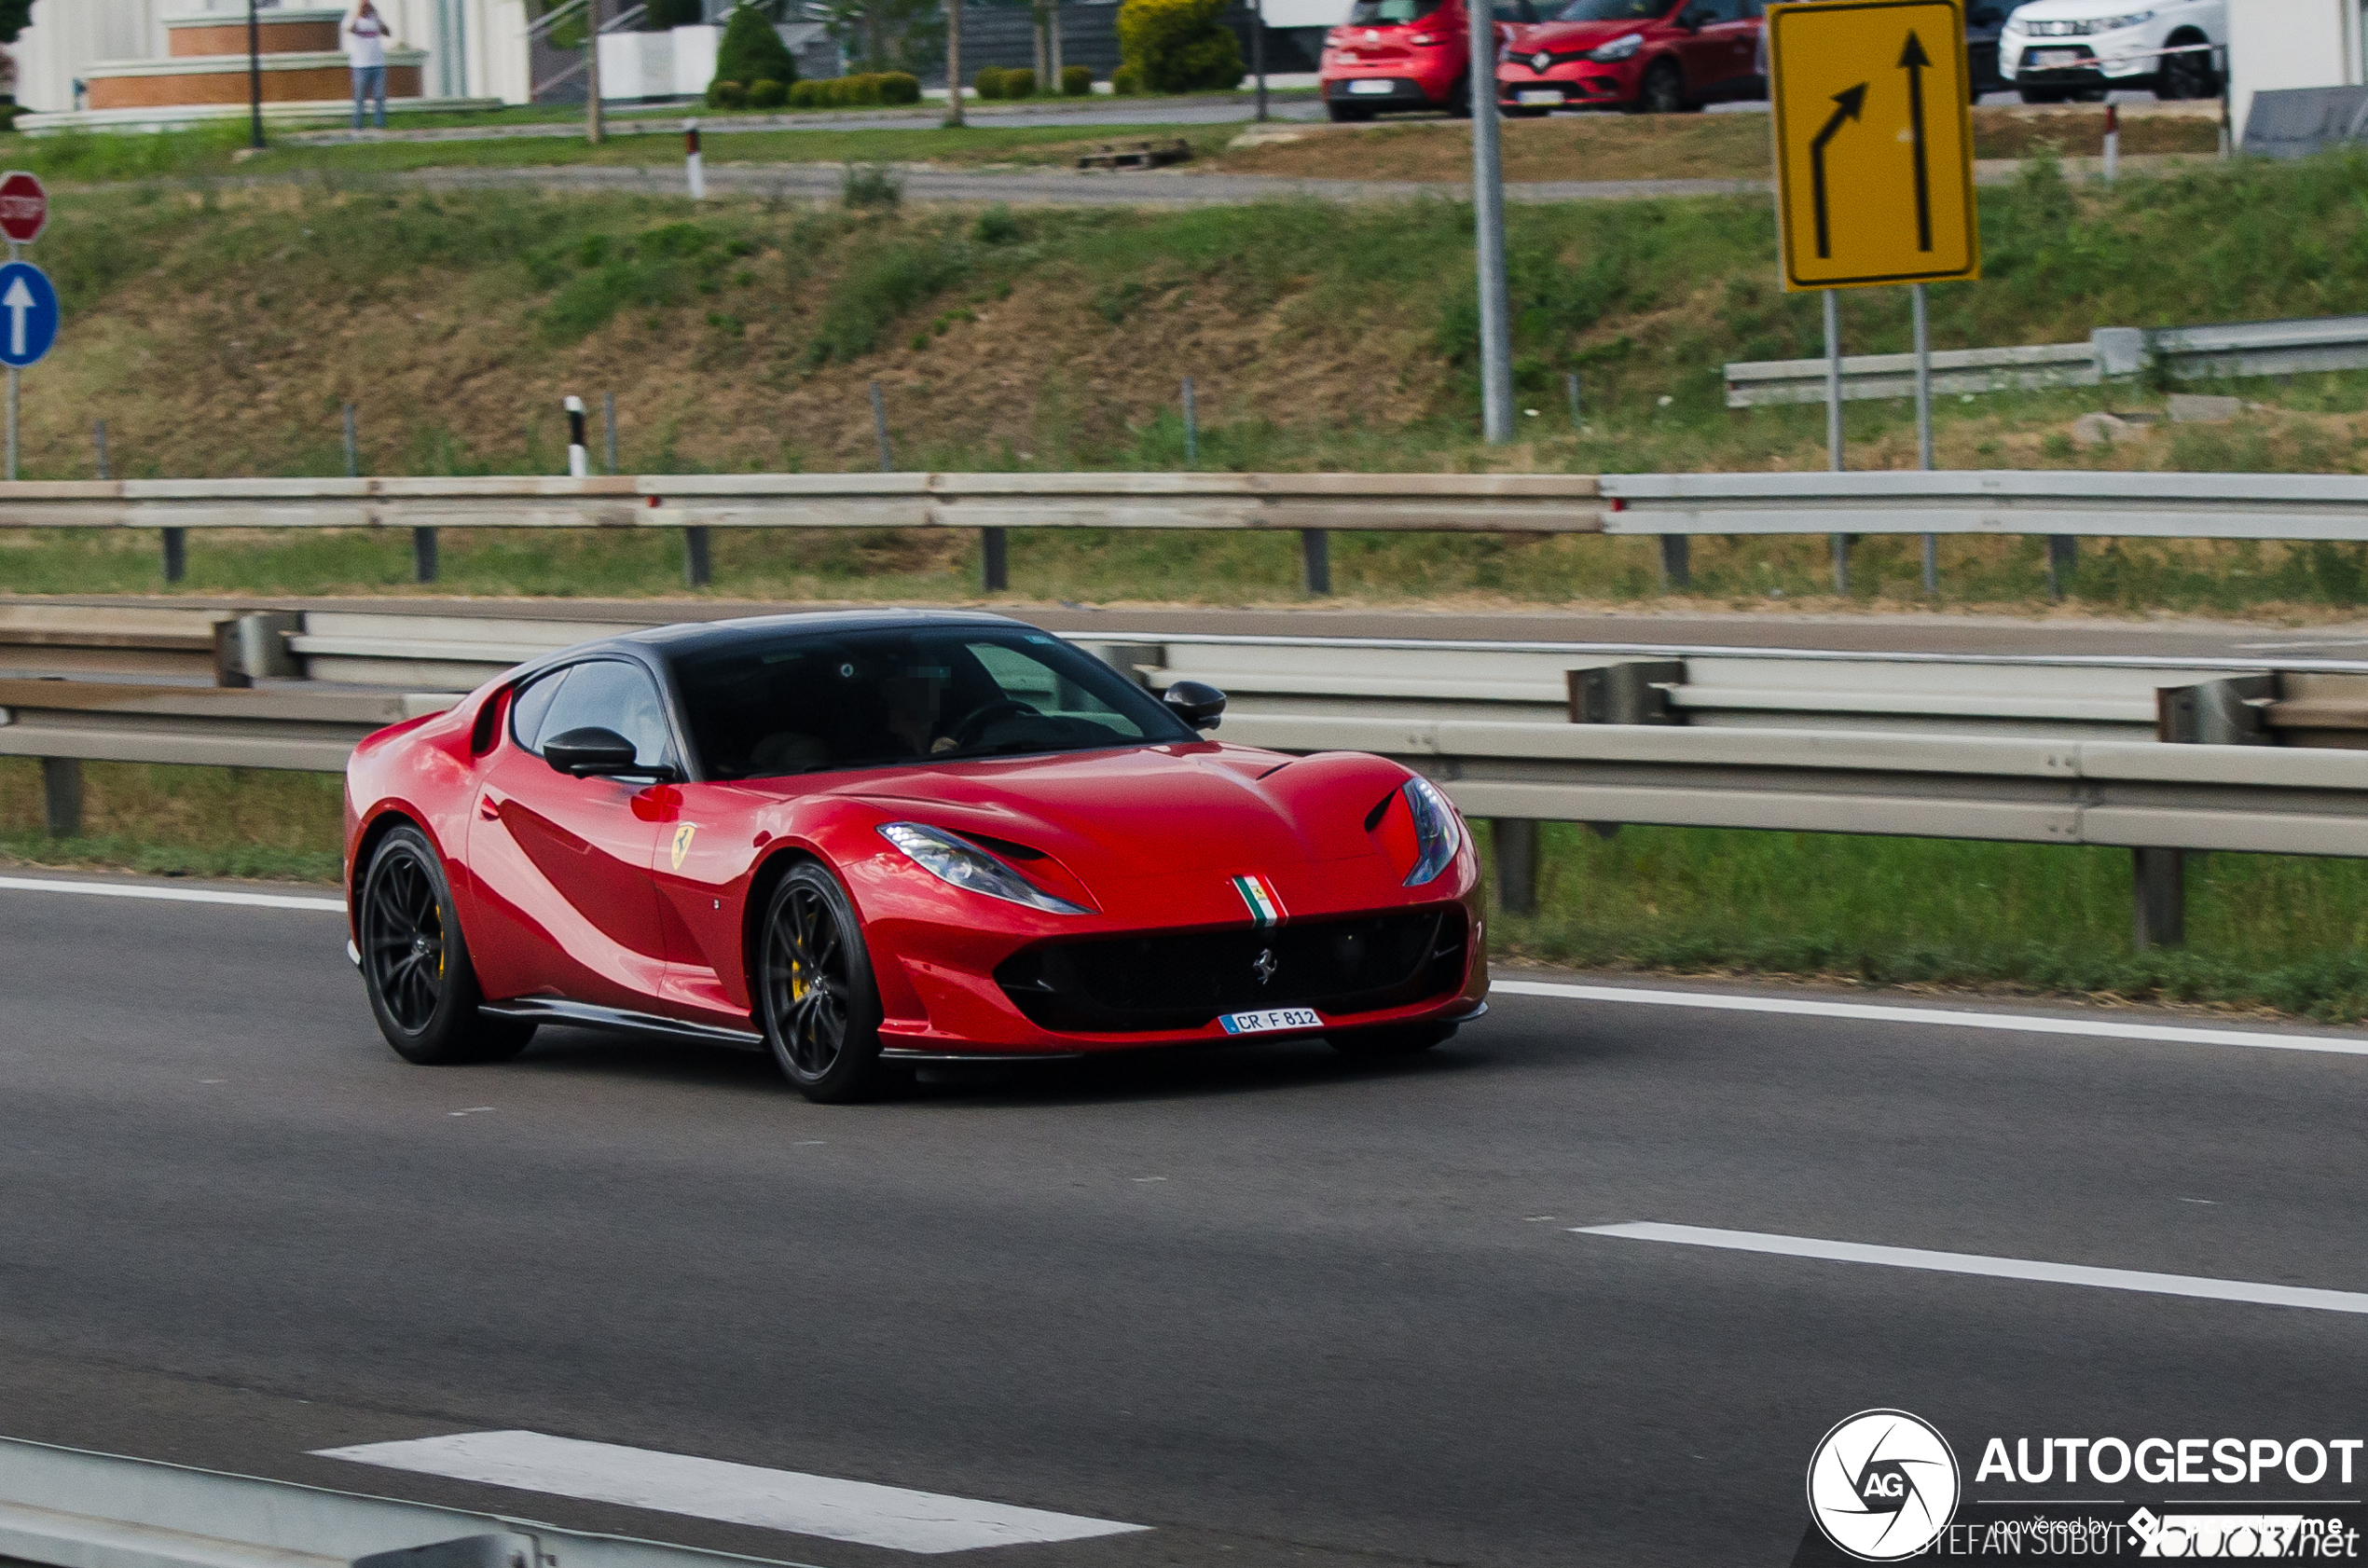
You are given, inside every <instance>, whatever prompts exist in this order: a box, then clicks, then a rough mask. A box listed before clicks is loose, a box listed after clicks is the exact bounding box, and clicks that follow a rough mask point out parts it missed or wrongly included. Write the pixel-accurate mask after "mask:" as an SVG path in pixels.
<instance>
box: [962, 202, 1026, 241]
mask: <svg viewBox="0 0 2368 1568" xmlns="http://www.w3.org/2000/svg"><path fill="white" fill-rule="evenodd" d="M1019 237H1020V220H1019V219H1017V218H1015V217H1013V216H1012V209H1011V208H1010V207H1008V206H1006V205H1005V204H1004V203H1002V202H1000V201H998V202H997V203H996V204H995V205H994V206H992V207H989V208H988V209H987V210H986V211H985V212H984V213H980V214H979V215H978V221H977V222H976V223H974V224H972V225H971V239H973V240H976V241H978V242H979V243H980V244H982V245H1008V244H1010V243H1011V242H1012V241H1014V240H1016V239H1018V238H1019Z"/></svg>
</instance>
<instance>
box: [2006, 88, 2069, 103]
mask: <svg viewBox="0 0 2368 1568" xmlns="http://www.w3.org/2000/svg"><path fill="white" fill-rule="evenodd" d="M2015 96H2016V97H2017V98H2020V99H2021V100H2022V101H2023V102H2024V103H2062V102H2063V101H2064V100H2065V99H2066V98H2067V97H2069V96H2071V94H2070V93H2069V92H2068V91H2067V90H2066V89H2063V88H2060V87H2018V88H2017V89H2015Z"/></svg>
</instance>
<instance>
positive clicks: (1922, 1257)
mask: <svg viewBox="0 0 2368 1568" xmlns="http://www.w3.org/2000/svg"><path fill="white" fill-rule="evenodd" d="M1571 1230H1572V1231H1573V1233H1574V1234H1576V1235H1581V1236H1618V1237H1622V1238H1624V1239H1626V1240H1629V1241H1639V1242H1673V1243H1675V1244H1677V1245H1680V1246H1709V1247H1718V1248H1722V1249H1724V1250H1726V1251H1728V1252H1769V1253H1774V1254H1776V1255H1777V1256H1778V1257H1782V1258H1816V1259H1824V1260H1825V1261H1827V1262H1831V1263H1880V1264H1883V1265H1885V1266H1886V1267H1889V1268H1893V1269H1924V1270H1930V1271H1933V1272H1938V1273H1944V1274H1985V1275H1988V1276H1989V1277H1990V1278H1992V1279H2021V1280H2035V1281H2037V1282H2039V1283H2041V1284H2044V1285H2085V1286H2091V1287H2092V1288H2095V1289H2099V1290H2136V1291H2141V1292H2144V1293H2146V1294H2148V1295H2153V1296H2195V1297H2200V1298H2201V1299H2203V1300H2208V1301H2251V1302H2255V1303H2257V1304H2259V1305H2262V1306H2268V1307H2307V1308H2310V1309H2311V1310H2312V1311H2314V1312H2323V1313H2368V1295H2363V1294H2361V1292H2359V1291H2356V1290H2316V1289H2312V1288H2309V1287H2307V1286H2298V1285H2259V1284H2256V1283H2254V1282H2253V1281H2251V1280H2242V1279H2210V1278H2207V1277H2205V1276H2204V1275H2201V1274H2157V1273H2151V1272H2147V1271H2145V1270H2143V1269H2093V1268H2090V1267H2088V1266H2087V1265H2086V1264H2084V1263H2043V1262H2039V1261H2036V1260H2034V1259H2028V1258H1987V1257H1984V1256H1982V1255H1981V1254H1980V1253H1977V1252H1927V1251H1926V1250H1924V1249H1923V1248H1922V1247H1918V1246H1871V1245H1867V1244H1865V1243H1864V1242H1829V1241H1821V1240H1819V1239H1817V1238H1816V1237H1813V1236H1777V1235H1769V1234H1768V1233H1766V1232H1764V1231H1719V1230H1713V1229H1710V1228H1707V1227H1704V1226H1700V1225H1663V1224H1659V1223H1657V1222H1655V1221H1651V1220H1644V1221H1639V1222H1636V1223H1633V1224H1628V1225H1574V1226H1572V1227H1571Z"/></svg>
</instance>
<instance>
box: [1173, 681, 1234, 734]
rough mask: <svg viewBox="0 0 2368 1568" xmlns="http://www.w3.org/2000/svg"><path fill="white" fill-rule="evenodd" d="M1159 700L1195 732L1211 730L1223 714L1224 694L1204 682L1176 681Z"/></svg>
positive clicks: (1215, 726)
mask: <svg viewBox="0 0 2368 1568" xmlns="http://www.w3.org/2000/svg"><path fill="white" fill-rule="evenodd" d="M1160 700H1161V701H1162V702H1163V703H1165V704H1167V710H1168V711H1169V712H1170V713H1173V714H1175V715H1176V716H1177V718H1178V719H1181V720H1183V721H1184V722H1186V723H1188V724H1190V725H1191V726H1192V727H1193V728H1194V729H1196V730H1213V729H1215V728H1217V722H1218V719H1220V718H1222V717H1223V716H1224V713H1225V694H1224V693H1223V692H1220V691H1218V689H1217V688H1216V687H1214V686H1212V685H1210V684H1209V683H1208V682H1207V681H1177V683H1176V684H1175V685H1173V686H1170V687H1169V688H1168V689H1167V692H1166V694H1165V695H1163V696H1162V697H1161V698H1160Z"/></svg>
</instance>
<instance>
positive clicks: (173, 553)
mask: <svg viewBox="0 0 2368 1568" xmlns="http://www.w3.org/2000/svg"><path fill="white" fill-rule="evenodd" d="M163 532H164V580H165V581H166V582H168V583H178V582H180V581H181V579H183V578H184V577H186V576H187V575H189V530H187V529H166V530H163Z"/></svg>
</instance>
